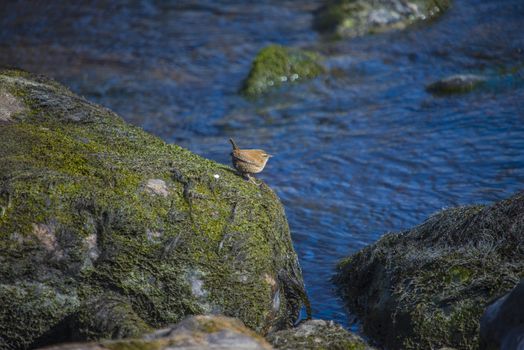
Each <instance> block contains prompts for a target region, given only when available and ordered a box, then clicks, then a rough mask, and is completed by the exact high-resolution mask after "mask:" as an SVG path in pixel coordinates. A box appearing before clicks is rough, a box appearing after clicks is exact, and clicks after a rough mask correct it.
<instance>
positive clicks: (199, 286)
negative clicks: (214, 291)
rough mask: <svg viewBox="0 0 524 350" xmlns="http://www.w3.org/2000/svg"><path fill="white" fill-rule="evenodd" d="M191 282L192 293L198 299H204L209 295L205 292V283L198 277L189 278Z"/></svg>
mask: <svg viewBox="0 0 524 350" xmlns="http://www.w3.org/2000/svg"><path fill="white" fill-rule="evenodd" d="M189 282H190V283H191V293H192V294H193V295H194V296H196V297H197V298H202V297H205V296H206V295H207V292H206V291H205V290H204V281H202V280H201V279H200V278H198V276H196V275H194V274H193V275H191V276H190V277H189Z"/></svg>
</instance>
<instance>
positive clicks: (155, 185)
mask: <svg viewBox="0 0 524 350" xmlns="http://www.w3.org/2000/svg"><path fill="white" fill-rule="evenodd" d="M146 189H147V190H148V191H149V192H150V193H152V194H155V195H158V196H163V197H167V196H168V195H169V189H168V188H167V184H166V182H165V181H164V180H161V179H149V180H147V183H146Z"/></svg>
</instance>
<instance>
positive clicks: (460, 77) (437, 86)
mask: <svg viewBox="0 0 524 350" xmlns="http://www.w3.org/2000/svg"><path fill="white" fill-rule="evenodd" d="M487 80H488V79H487V78H486V77H485V76H482V75H476V74H457V75H452V76H450V77H447V78H444V79H441V80H439V81H436V82H434V83H431V84H429V85H428V86H427V87H426V90H427V91H429V92H431V93H434V94H456V93H465V92H470V91H472V90H474V89H476V88H478V87H480V86H481V85H483V84H484V83H486V81H487Z"/></svg>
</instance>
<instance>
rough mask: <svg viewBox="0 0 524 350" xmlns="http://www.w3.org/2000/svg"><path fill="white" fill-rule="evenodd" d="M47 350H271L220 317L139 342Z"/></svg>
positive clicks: (191, 320) (189, 321) (194, 320)
mask: <svg viewBox="0 0 524 350" xmlns="http://www.w3.org/2000/svg"><path fill="white" fill-rule="evenodd" d="M46 349H47V350H164V349H166V350H167V349H185V350H190V349H195V350H197V349H199V350H204V349H224V350H225V349H228V350H246V349H250V350H271V349H272V347H271V345H270V344H269V343H268V342H267V341H266V340H265V339H264V338H263V337H261V336H260V335H258V334H256V333H255V332H253V331H252V330H250V329H248V328H246V327H245V326H244V325H243V324H242V322H241V321H239V320H238V319H234V318H229V317H224V316H191V317H188V318H186V319H184V320H183V321H181V322H180V323H178V324H177V325H175V326H173V327H169V328H165V329H161V330H157V331H155V332H154V333H151V334H147V335H145V336H143V337H141V338H136V339H124V340H117V341H115V340H113V341H101V342H97V343H96V342H91V343H72V344H63V345H57V346H50V347H47V348H46Z"/></svg>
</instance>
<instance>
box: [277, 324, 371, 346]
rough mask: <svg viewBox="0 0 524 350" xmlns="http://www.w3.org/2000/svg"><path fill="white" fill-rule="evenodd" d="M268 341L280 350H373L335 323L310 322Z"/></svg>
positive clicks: (283, 331)
mask: <svg viewBox="0 0 524 350" xmlns="http://www.w3.org/2000/svg"><path fill="white" fill-rule="evenodd" d="M267 339H268V340H269V342H270V343H271V344H273V346H274V347H275V349H280V350H295V349H302V350H372V349H373V348H371V347H369V346H368V345H367V344H366V342H365V341H364V340H363V339H362V338H361V337H359V336H358V335H356V334H353V333H350V332H348V331H347V330H345V329H344V328H343V327H342V326H340V325H338V324H336V323H334V322H333V321H324V320H309V321H306V322H303V323H301V324H300V325H299V326H298V327H296V328H292V329H286V330H282V331H278V332H274V333H271V334H269V335H268V337H267Z"/></svg>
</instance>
